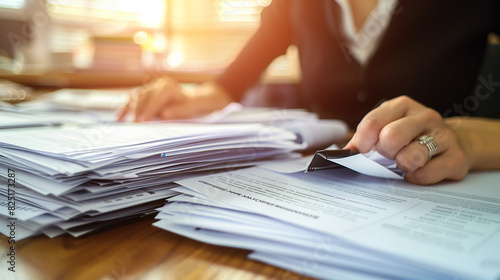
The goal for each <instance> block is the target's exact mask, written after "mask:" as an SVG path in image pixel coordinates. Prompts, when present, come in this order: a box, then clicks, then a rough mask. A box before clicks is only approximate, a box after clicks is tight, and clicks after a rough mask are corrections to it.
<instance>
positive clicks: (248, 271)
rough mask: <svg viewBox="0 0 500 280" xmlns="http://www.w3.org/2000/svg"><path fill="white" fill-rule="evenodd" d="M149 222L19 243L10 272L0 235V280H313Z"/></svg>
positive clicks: (6, 246) (241, 252) (235, 250)
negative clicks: (82, 234)
mask: <svg viewBox="0 0 500 280" xmlns="http://www.w3.org/2000/svg"><path fill="white" fill-rule="evenodd" d="M153 222H154V220H152V219H151V220H146V221H141V222H138V223H134V224H130V225H126V226H123V227H120V228H116V229H112V230H108V231H105V232H102V233H98V234H94V235H91V236H88V237H83V238H73V237H71V236H69V235H64V236H60V237H57V238H54V239H50V238H48V237H46V236H37V237H32V238H28V239H25V240H22V241H18V242H16V244H15V245H16V251H15V253H16V272H10V271H8V266H9V265H8V264H7V263H6V262H5V253H4V252H8V251H7V250H8V248H9V247H8V246H10V245H9V244H8V243H7V238H6V237H5V236H0V252H2V257H0V260H2V261H1V263H2V264H1V265H0V269H1V270H0V279H23V280H24V279H41V280H43V279H72V280H78V279H82V280H89V279H126V280H128V279H142V280H144V279H197V280H198V279H283V280H285V279H294V280H301V279H310V278H307V277H305V276H302V275H298V274H295V273H292V272H290V271H286V270H282V269H279V268H276V267H273V266H270V265H266V264H263V263H260V262H256V261H252V260H249V259H247V258H246V255H247V254H248V253H249V252H248V251H245V250H239V249H234V248H227V247H221V246H213V245H209V244H205V243H201V242H197V241H194V240H191V239H188V238H184V237H182V236H179V235H176V234H173V233H170V232H167V231H164V230H162V229H159V228H156V227H154V226H152V223H153Z"/></svg>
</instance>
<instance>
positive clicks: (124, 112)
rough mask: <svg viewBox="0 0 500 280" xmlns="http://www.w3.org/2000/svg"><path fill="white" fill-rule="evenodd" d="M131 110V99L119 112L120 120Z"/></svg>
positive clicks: (118, 117)
mask: <svg viewBox="0 0 500 280" xmlns="http://www.w3.org/2000/svg"><path fill="white" fill-rule="evenodd" d="M129 112H130V101H129V102H127V104H126V105H125V106H124V107H123V108H122V109H121V110H120V111H119V112H118V116H117V119H118V121H123V120H124V119H125V117H126V116H127V115H128V113H129Z"/></svg>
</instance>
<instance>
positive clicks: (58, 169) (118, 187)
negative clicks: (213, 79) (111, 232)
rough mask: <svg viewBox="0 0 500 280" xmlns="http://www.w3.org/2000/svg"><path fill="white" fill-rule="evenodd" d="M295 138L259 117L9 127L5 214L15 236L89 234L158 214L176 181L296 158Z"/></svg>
mask: <svg viewBox="0 0 500 280" xmlns="http://www.w3.org/2000/svg"><path fill="white" fill-rule="evenodd" d="M295 140H296V135H295V134H294V133H292V132H289V131H287V130H284V129H282V128H278V127H268V126H263V125H260V124H237V125H231V124H217V125H207V124H114V125H101V126H92V127H60V128H31V129H10V130H4V131H2V133H1V134H0V167H1V168H0V170H2V173H1V174H0V176H1V177H3V180H2V181H3V182H2V188H0V196H1V201H2V205H1V207H0V219H1V220H3V222H6V220H7V219H8V218H16V219H17V225H16V230H17V236H16V237H17V239H22V238H25V237H27V236H31V235H34V234H38V233H45V234H47V235H49V236H57V235H59V234H62V233H65V232H69V233H71V234H73V235H75V236H81V235H85V234H87V233H90V232H93V231H95V230H100V229H103V228H107V227H109V226H111V225H114V224H119V223H122V222H123V220H126V219H130V218H137V217H136V216H139V217H143V216H144V215H146V214H148V213H153V212H154V209H155V208H157V207H158V206H160V205H163V203H164V200H165V198H167V197H170V196H172V195H174V194H176V193H175V192H173V191H172V190H170V188H171V186H172V184H171V183H172V181H173V180H177V179H180V178H186V177H187V176H192V174H194V173H196V174H204V173H203V172H205V173H206V172H214V171H221V170H231V169H235V168H240V167H242V166H250V165H254V164H258V163H260V162H262V161H267V160H276V159H289V158H294V157H297V156H298V155H297V154H296V153H293V151H294V150H298V149H300V147H301V144H300V143H297V142H296V141H295ZM9 179H11V180H10V181H8V180H9ZM9 201H12V203H11V206H13V208H12V209H14V211H13V212H10V211H9V209H10V208H11V207H10V206H9V205H8V202H9ZM14 202H15V205H14ZM1 230H2V233H3V234H8V232H6V230H8V228H6V227H3V228H2V229H1Z"/></svg>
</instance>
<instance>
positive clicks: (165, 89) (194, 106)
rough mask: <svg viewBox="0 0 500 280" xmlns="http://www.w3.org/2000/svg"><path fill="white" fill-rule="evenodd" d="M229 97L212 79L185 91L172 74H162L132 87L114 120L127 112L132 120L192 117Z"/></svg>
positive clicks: (219, 105)
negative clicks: (124, 104)
mask: <svg viewBox="0 0 500 280" xmlns="http://www.w3.org/2000/svg"><path fill="white" fill-rule="evenodd" d="M231 101H232V100H231V97H230V95H229V94H228V93H227V92H226V91H225V90H224V89H222V88H221V87H220V86H218V85H217V84H215V83H205V84H202V85H200V86H197V87H195V88H194V89H193V90H192V91H189V90H183V89H182V88H181V86H180V85H179V84H178V83H177V81H175V80H174V79H173V78H170V77H162V78H158V79H156V80H154V81H151V82H150V83H147V84H146V85H144V86H142V87H140V88H137V89H135V90H134V92H133V93H132V94H131V96H130V99H129V101H128V103H127V105H126V106H125V107H124V108H123V109H122V110H121V112H120V113H119V115H118V120H123V119H124V118H125V116H126V115H128V114H133V115H134V121H136V122H143V121H150V120H154V119H158V118H159V119H164V120H170V119H186V118H193V117H198V116H201V115H205V114H209V113H211V112H213V111H216V110H220V109H222V108H224V107H225V106H226V105H228V104H229V103H231Z"/></svg>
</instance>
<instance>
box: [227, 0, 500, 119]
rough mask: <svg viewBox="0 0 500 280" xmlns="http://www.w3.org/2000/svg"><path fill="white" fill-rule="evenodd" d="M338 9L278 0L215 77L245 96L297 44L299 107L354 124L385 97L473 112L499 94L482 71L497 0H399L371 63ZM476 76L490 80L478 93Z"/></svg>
mask: <svg viewBox="0 0 500 280" xmlns="http://www.w3.org/2000/svg"><path fill="white" fill-rule="evenodd" d="M339 14H340V7H339V6H338V4H337V3H336V2H335V1H334V0H307V1H305V0H274V1H273V2H272V3H271V5H270V6H268V7H267V8H265V9H264V10H263V12H262V21H261V27H260V28H259V29H258V31H257V32H256V33H255V35H254V36H253V37H252V39H251V40H250V41H249V42H248V44H247V45H246V47H245V48H244V49H243V51H242V52H241V54H240V55H239V56H238V58H237V59H236V60H235V61H234V62H233V63H232V64H231V65H230V66H229V67H228V69H227V70H226V71H225V73H224V74H222V75H221V77H220V78H219V79H218V80H217V81H218V82H219V83H220V84H221V85H222V86H223V87H225V88H226V89H227V90H228V91H229V92H231V93H232V94H234V96H235V97H236V98H241V97H242V95H243V93H244V92H245V90H246V89H247V88H248V87H250V86H251V85H253V84H254V83H255V82H256V81H257V80H258V79H259V77H260V75H261V73H262V71H263V70H264V69H265V68H266V67H267V65H268V64H269V63H270V62H271V61H272V60H273V59H274V58H276V57H277V56H279V55H281V54H284V53H285V52H286V49H287V48H288V46H289V45H291V44H294V45H296V46H297V47H298V49H299V55H300V63H301V69H302V79H301V83H300V91H299V100H300V101H299V105H300V106H301V107H304V108H307V109H310V110H312V111H314V112H317V113H318V114H319V115H320V117H322V118H339V119H343V120H345V121H347V122H348V123H349V124H350V125H351V126H352V127H354V126H355V125H356V124H357V123H358V122H359V121H360V120H361V118H362V117H363V116H364V115H365V114H366V113H367V112H368V111H370V110H371V109H373V108H374V107H375V106H377V105H378V104H379V103H380V102H382V101H384V100H387V99H390V98H393V97H396V96H400V95H408V96H410V97H412V98H414V99H416V100H417V101H419V102H422V103H424V104H425V105H427V106H430V107H432V108H434V109H436V110H438V111H439V112H440V113H441V114H443V116H445V117H448V116H453V115H464V116H465V115H474V113H475V111H477V110H478V107H480V106H481V103H484V102H488V94H487V93H488V92H486V91H490V92H491V90H492V88H493V90H494V89H496V87H498V90H497V92H496V94H500V86H499V85H500V84H498V83H496V82H497V81H498V82H500V80H495V78H494V77H488V76H484V77H483V76H481V77H482V80H481V78H480V77H479V76H478V73H479V72H478V71H479V67H480V65H481V61H482V58H483V54H484V50H485V46H486V43H487V36H488V34H489V33H490V32H496V33H497V34H500V1H498V0H481V1H470V0H449V1H444V0H441V1H435V0H400V1H399V4H398V6H397V7H396V8H395V10H394V11H393V12H392V17H391V20H390V22H389V25H388V28H387V30H386V32H385V33H384V34H383V36H382V38H381V41H380V44H379V46H378V48H377V49H376V51H375V53H374V55H373V56H372V58H371V59H370V60H369V62H368V64H367V65H365V67H361V66H360V65H359V64H358V62H357V61H356V60H355V59H353V57H352V56H351V55H350V53H349V51H348V48H347V47H346V46H347V44H346V40H345V39H344V37H343V34H342V32H341V30H342V29H341V28H340V26H339V23H340V22H341V20H340V19H339ZM366 35H367V36H369V34H366ZM478 79H479V80H478ZM478 81H480V82H481V83H483V84H484V85H483V86H482V88H479V89H477V94H476V96H474V91H475V88H474V87H477V85H478ZM475 85H476V86H475ZM471 92H473V95H472V96H471V95H470V93H471Z"/></svg>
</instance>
